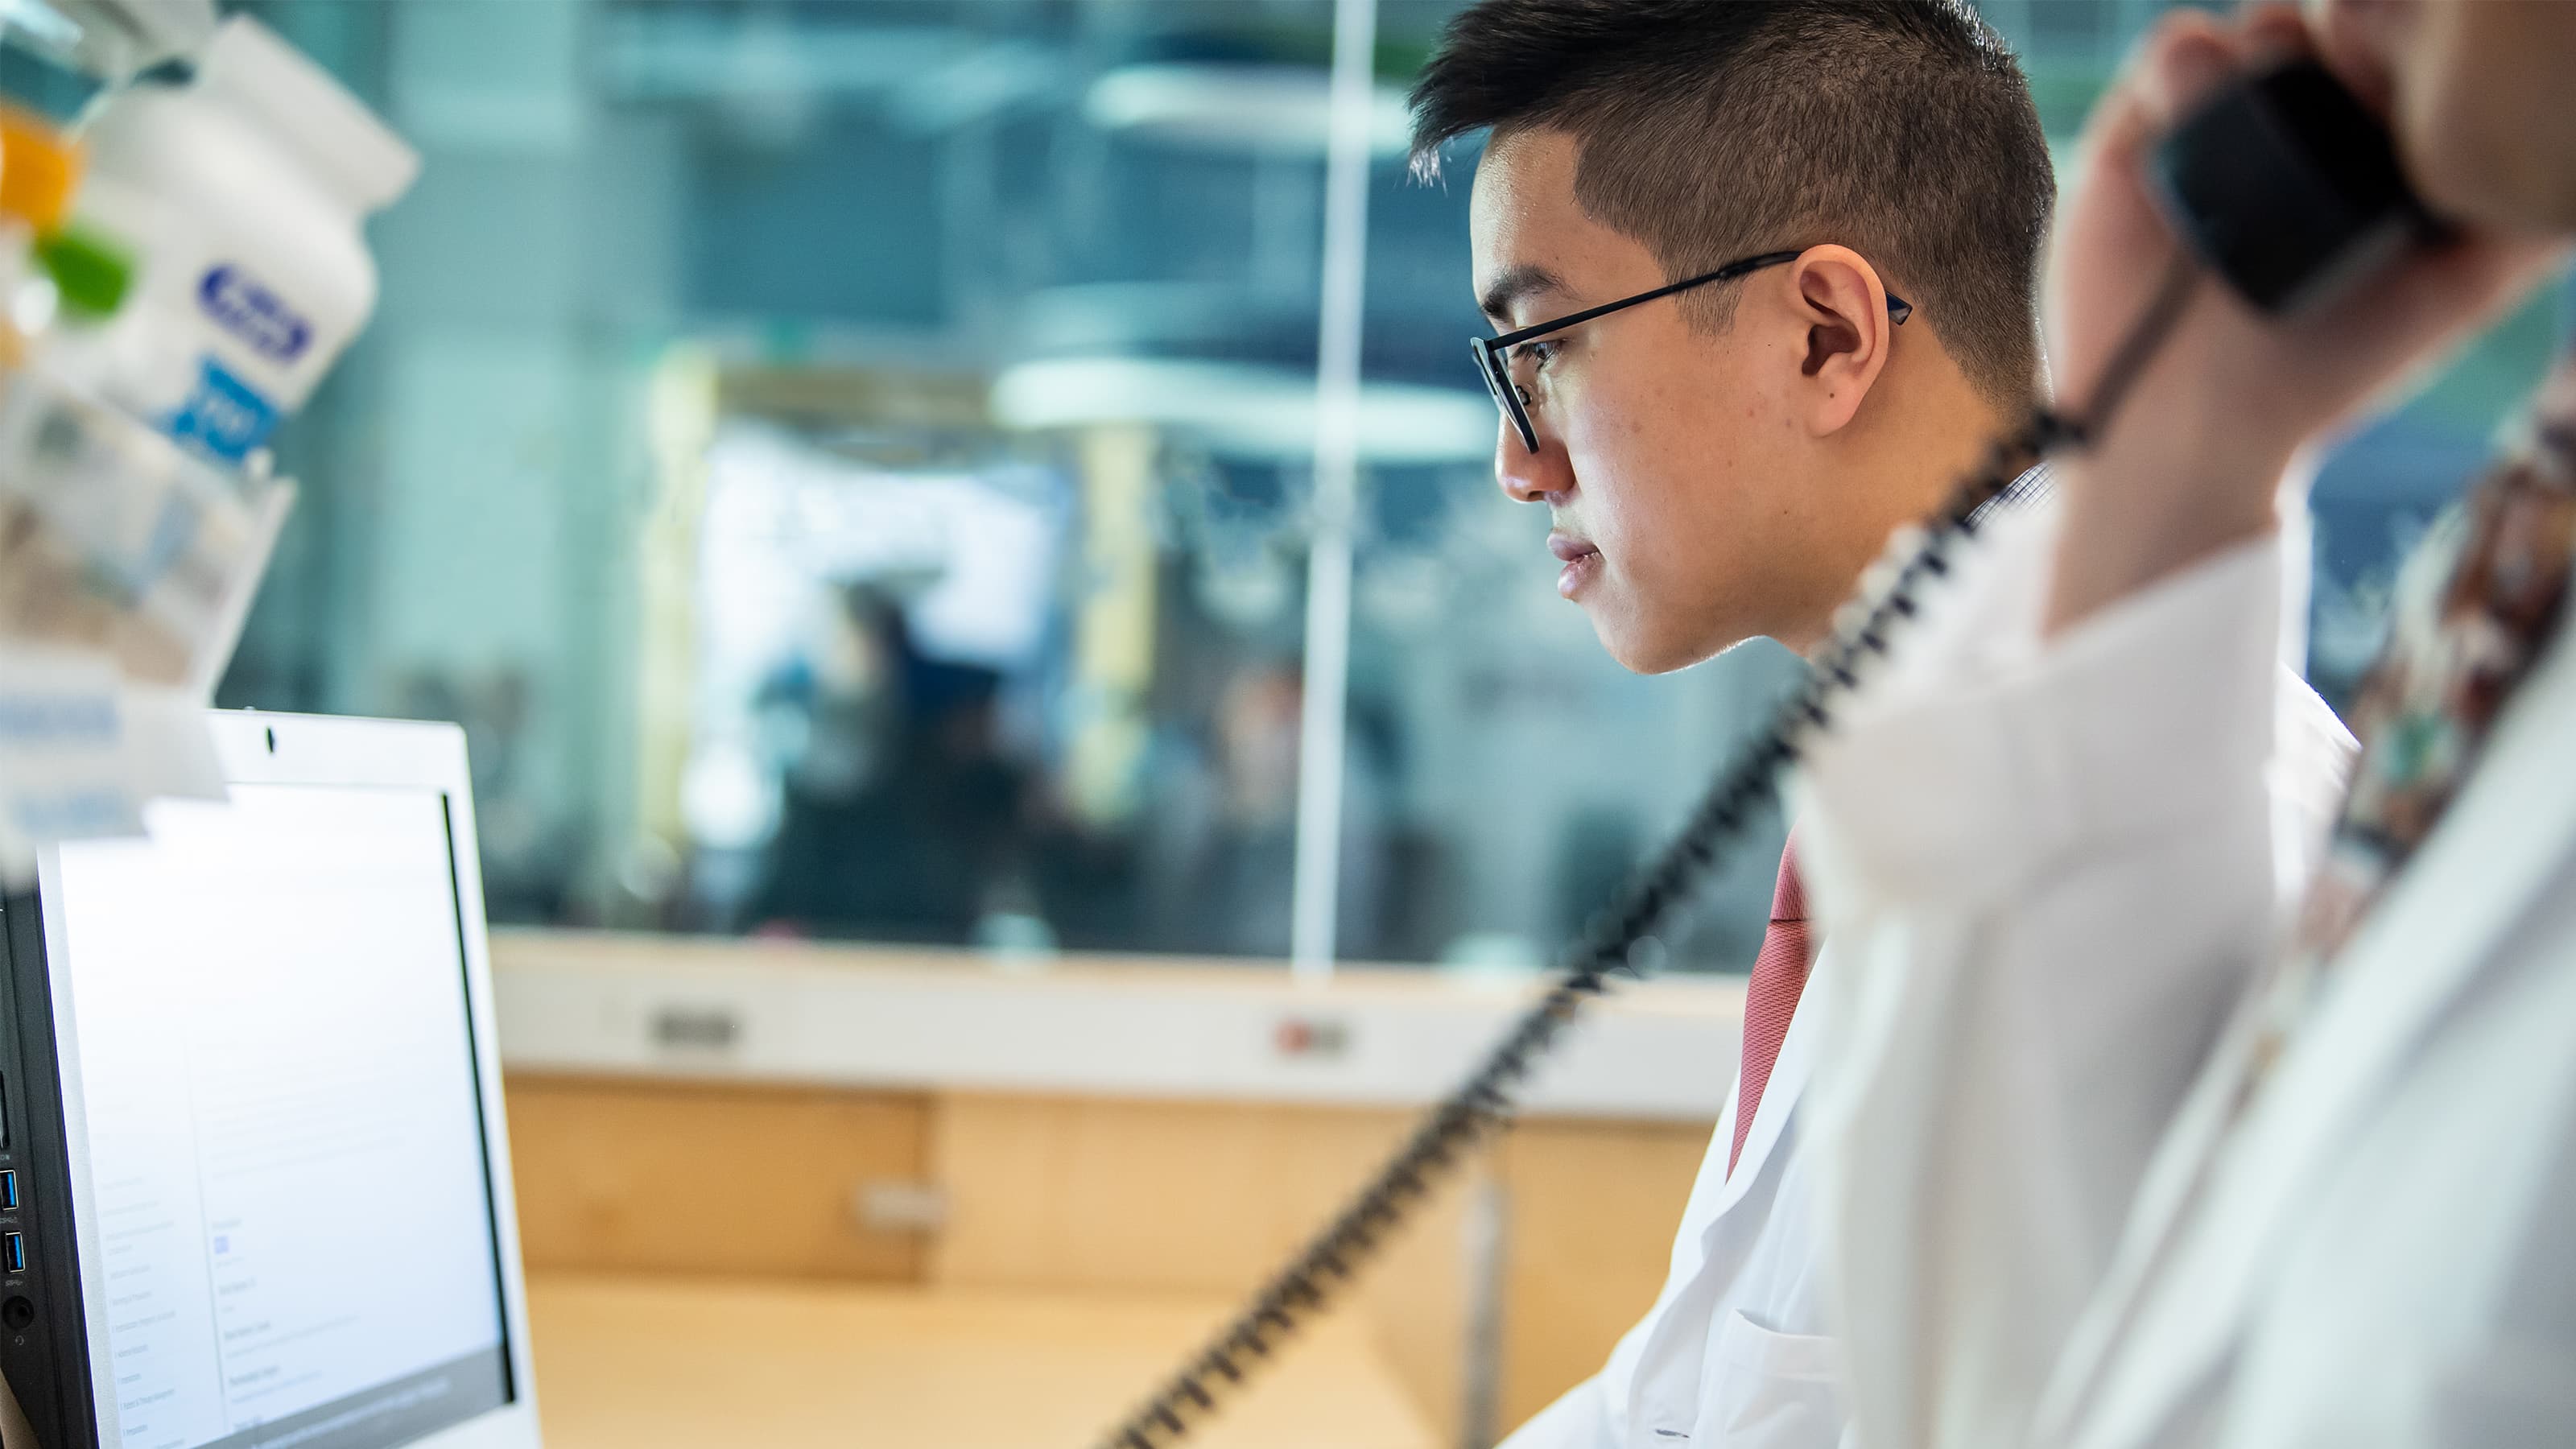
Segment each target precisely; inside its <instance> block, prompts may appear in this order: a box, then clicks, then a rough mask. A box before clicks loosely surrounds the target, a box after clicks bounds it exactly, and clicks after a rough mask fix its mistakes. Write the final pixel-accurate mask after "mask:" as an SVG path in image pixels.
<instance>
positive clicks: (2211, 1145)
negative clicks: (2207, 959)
mask: <svg viewBox="0 0 2576 1449" xmlns="http://www.w3.org/2000/svg"><path fill="white" fill-rule="evenodd" d="M2571 643H2576V641H2571V640H2569V639H2566V638H2562V639H2561V640H2560V641H2559V643H2558V644H2557V645H2556V646H2554V647H2553V648H2552V649H2551V651H2550V654H2549V657H2548V658H2546V659H2544V660H2543V661H2542V663H2541V665H2540V667H2539V668H2538V669H2537V670H2535V671H2534V673H2533V675H2532V676H2531V678H2530V680H2529V682H2528V683H2527V684H2526V685H2525V686H2524V689H2523V691H2522V698H2520V699H2518V700H2517V701H2515V703H2514V704H2513V706H2512V707H2511V709H2510V710H2509V712H2508V714H2507V715H2506V717H2505V718H2504V719H2503V720H2502V721H2500V722H2499V723H2498V725H2497V727H2496V730H2495V733H2494V734H2493V735H2492V736H2491V737H2490V738H2489V741H2488V744H2487V749H2486V755H2485V758H2484V760H2483V761H2481V762H2480V764H2479V767H2478V768H2477V771H2476V773H2475V774H2474V775H2473V776H2472V777H2471V778H2470V780H2469V782H2468V784H2467V785H2466V787H2465V788H2464V789H2463V790H2462V791H2461V793H2460V795H2459V797H2458V798H2457V800H2455V801H2454V802H2453V804H2452V806H2451V810H2450V812H2449V816H2448V818H2446V819H2445V820H2444V821H2443V822H2442V825H2441V827H2440V828H2439V829H2438V830H2437V831H2436V832H2435V833H2434V834H2433V836H2432V837H2431V838H2430V839H2429V840H2427V841H2426V842H2425V844H2424V846H2423V847H2422V848H2421V850H2420V851H2419V852H2418V854H2417V855H2416V857H2415V860H2414V861H2413V863H2412V864H2411V865H2410V866H2409V867H2408V868H2407V869H2406V870H2405V871H2404V872H2403V873H2401V874H2400V875H2399V876H2398V878H2397V879H2396V881H2395V882H2393V883H2392V884H2391V885H2390V887H2389V889H2388V893H2387V894H2386V895H2385V896H2384V897H2383V898H2382V899H2381V901H2380V905H2379V908H2378V910H2377V911H2375V912H2374V913H2373V914H2372V915H2371V916H2370V917H2369V918H2368V919H2366V920H2365V921H2364V923H2363V925H2362V926H2361V928H2360V930H2359V932H2358V933H2357V934H2356V935H2355V936H2354V938H2353V941H2352V943H2351V945H2350V946H2349V947H2348V948H2347V949H2346V951H2345V952H2344V954H2343V956H2342V958H2341V959H2339V960H2338V961H2336V962H2335V963H2333V964H2332V966H2331V967H2330V968H2329V971H2330V974H2329V976H2328V977H2327V979H2326V983H2325V987H2324V989H2323V991H2322V992H2321V994H2320V998H2319V1000H2318V1002H2317V1003H2316V1007H2315V1010H2314V1011H2313V1013H2312V1015H2311V1016H2310V1018H2309V1020H2308V1021H2307V1022H2306V1023H2305V1024H2304V1025H2303V1026H2302V1027H2301V1028H2300V1029H2299V1031H2298V1033H2297V1035H2296V1036H2295V1037H2294V1038H2293V1040H2292V1043H2291V1046H2290V1049H2289V1051H2288V1053H2287V1054H2286V1055H2285V1056H2284V1057H2283V1058H2282V1060H2281V1061H2280V1063H2279V1064H2278V1065H2277V1066H2276V1067H2275V1069H2274V1070H2273V1073H2272V1075H2271V1079H2270V1080H2269V1081H2268V1082H2266V1083H2265V1084H2264V1086H2263V1088H2262V1091H2261V1094H2260V1095H2259V1096H2258V1097H2257V1098H2256V1099H2255V1101H2254V1103H2253V1104H2252V1105H2251V1107H2250V1108H2249V1109H2248V1111H2247V1114H2246V1116H2245V1118H2244V1120H2243V1121H2242V1122H2240V1123H2239V1124H2237V1126H2236V1127H2235V1128H2234V1130H2233V1132H2232V1133H2229V1132H2227V1131H2226V1130H2225V1128H2224V1116H2225V1114H2224V1111H2223V1106H2224V1099H2225V1098H2227V1097H2229V1096H2232V1095H2233V1085H2234V1082H2235V1080H2237V1078H2238V1074H2239V1072H2240V1071H2241V1064H2242V1062H2243V1060H2244V1058H2245V1055H2246V1051H2245V1046H2246V1042H2247V1040H2248V1038H2249V1036H2250V1031H2249V1029H2248V1024H2247V1023H2246V1022H2244V1021H2240V1022H2239V1023H2238V1025H2237V1028H2236V1029H2235V1030H2234V1031H2232V1032H2231V1033H2230V1036H2229V1042H2228V1045H2227V1047H2226V1048H2225V1049H2224V1050H2222V1052H2221V1053H2220V1054H2219V1055H2218V1058H2217V1059H2216V1068H2217V1069H2216V1070H2214V1071H2213V1072H2212V1073H2210V1074H2209V1075H2208V1076H2206V1077H2205V1078H2204V1079H2203V1081H2202V1082H2201V1084H2200V1086H2199V1088H2198V1089H2196V1090H2195V1092H2194V1094H2193V1097H2192V1100H2191V1102H2190V1103H2189V1104H2188V1105H2187V1107H2186V1109H2185V1111H2184V1113H2183V1115H2182V1116H2181V1117H2180V1118H2179V1119H2178V1120H2177V1124H2176V1128H2175V1131H2174V1135H2173V1140H2171V1141H2170V1142H2169V1144H2168V1155H2169V1156H2172V1157H2174V1158H2176V1162H2175V1164H2173V1165H2174V1166H2175V1167H2176V1168H2177V1170H2180V1171H2190V1172H2194V1173H2196V1172H2197V1171H2198V1170H2199V1167H2200V1164H2202V1163H2204V1162H2206V1161H2208V1160H2210V1158H2209V1155H2210V1154H2211V1153H2212V1152H2214V1151H2223V1152H2224V1154H2225V1156H2224V1159H2223V1161H2222V1162H2221V1164H2220V1170H2219V1171H2217V1172H2216V1173H2214V1174H2213V1175H2212V1176H2211V1177H2210V1178H2209V1179H2208V1181H2207V1183H2206V1185H2205V1187H2204V1188H2203V1189H2202V1190H2201V1192H2200V1194H2199V1198H2198V1201H2196V1202H2193V1201H2189V1200H2188V1199H2187V1197H2186V1190H2184V1189H2181V1188H2179V1187H2178V1185H2176V1184H2174V1183H2172V1182H2171V1181H2170V1179H2169V1180H2168V1182H2167V1183H2166V1184H2164V1185H2163V1186H2164V1188H2165V1191H2164V1193H2163V1195H2164V1196H2165V1197H2166V1198H2167V1202H2166V1203H2165V1204H2164V1205H2163V1206H2164V1211H2163V1212H2162V1213H2160V1214H2159V1213H2157V1212H2156V1208H2157V1204H2156V1203H2155V1202H2154V1201H2153V1199H2154V1198H2155V1197H2156V1196H2157V1186H2156V1185H2153V1184H2154V1179H2153V1178H2151V1179H2150V1181H2151V1186H2150V1188H2149V1191H2148V1194H2147V1198H2146V1200H2145V1202H2144V1206H2145V1207H2146V1209H2147V1214H2146V1215H2144V1216H2143V1217H2142V1225H2153V1224H2154V1223H2155V1221H2156V1217H2158V1216H2162V1217H2164V1218H2165V1219H2167V1225H2166V1226H2165V1229H2164V1233H2160V1234H2157V1235H2156V1236H2155V1237H2150V1238H2148V1239H2147V1240H2146V1244H2145V1246H2146V1247H2147V1248H2148V1249H2149V1250H2150V1251H2153V1250H2154V1248H2155V1245H2156V1240H2157V1237H2162V1236H2164V1235H2165V1234H2170V1235H2172V1236H2171V1237H2170V1240H2169V1241H2165V1242H2163V1243H2162V1249H2163V1251H2161V1252H2158V1253H2155V1257H2161V1258H2163V1259H2164V1262H2165V1266H2164V1269H2163V1271H2160V1272H2158V1271H2153V1270H2152V1268H2151V1267H2150V1265H2151V1264H2152V1263H2153V1262H2154V1258H2153V1257H2140V1258H2138V1259H2137V1260H2136V1261H2134V1262H2133V1263H2131V1264H2130V1265H2129V1266H2130V1267H2131V1268H2132V1269H2133V1270H2135V1271H2136V1273H2137V1274H2138V1275H2139V1276H2140V1278H2141V1280H2142V1281H2141V1282H2140V1284H2139V1293H2138V1298H2137V1301H2136V1303H2135V1305H2134V1307H2135V1309H2136V1312H2135V1313H2134V1315H2133V1316H2129V1321H2128V1322H2127V1323H2126V1324H2125V1327H2124V1329H2122V1330H2117V1331H2115V1338H2116V1341H2117V1347H2116V1348H2113V1347H2112V1343H2111V1342H2109V1341H2106V1342H2104V1343H2102V1344H2100V1345H2097V1346H2098V1347H2102V1348H2106V1349H2111V1351H2112V1352H2113V1353H2114V1354H2115V1355H2116V1357H2115V1358H2113V1359H2109V1360H2106V1361H2105V1362H2106V1364H2107V1366H2108V1368H2109V1373H2108V1375H2107V1376H2106V1377H2105V1378H2104V1379H2103V1381H2102V1382H2101V1383H2100V1384H2099V1386H2098V1395H2097V1396H2095V1401H2094V1402H2093V1403H2092V1405H2091V1412H2089V1413H2085V1414H2083V1415H2082V1418H2083V1419H2084V1420H2085V1421H2086V1422H2087V1424H2088V1425H2089V1431H2088V1432H2086V1433H2085V1434H2084V1436H2083V1438H2082V1439H2081V1440H2080V1441H2079V1442H2081V1443H2082V1444H2084V1445H2087V1446H2093V1445H2100V1446H2126V1445H2137V1444H2144V1443H2149V1442H2153V1441H2154V1440H2156V1439H2157V1438H2158V1436H2159V1435H2160V1434H2161V1433H2162V1432H2163V1431H2164V1430H2165V1429H2166V1427H2167V1426H2169V1425H2170V1424H2172V1423H2173V1422H2174V1421H2175V1420H2176V1417H2177V1416H2178V1415H2180V1414H2182V1413H2183V1412H2184V1411H2185V1410H2186V1408H2187V1407H2188V1406H2189V1405H2190V1403H2191V1402H2192V1401H2193V1400H2194V1399H2195V1398H2196V1397H2198V1396H2200V1395H2203V1394H2205V1393H2206V1392H2207V1390H2208V1388H2209V1386H2210V1385H2211V1384H2212V1383H2213V1382H2214V1381H2215V1378H2216V1376H2217V1375H2218V1374H2219V1372H2220V1370H2221V1369H2222V1367H2223V1365H2224V1364H2225V1362H2226V1356H2227V1355H2228V1353H2229V1352H2230V1351H2231V1350H2232V1349H2233V1348H2234V1346H2235V1344H2236V1341H2237V1338H2238V1337H2239V1335H2240V1334H2241V1333H2242V1332H2243V1330H2244V1326H2245V1323H2246V1321H2247V1318H2248V1316H2249V1313H2250V1310H2251V1307H2252V1303H2253V1300H2254V1297H2255V1295H2256V1294H2257V1293H2258V1292H2259V1290H2260V1289H2261V1287H2262V1286H2263V1285H2264V1284H2265V1283H2266V1282H2267V1281H2268V1270H2269V1269H2270V1267H2271V1266H2272V1265H2273V1264H2275V1263H2277V1262H2278V1260H2279V1258H2280V1256H2281V1252H2282V1239H2283V1236H2284V1235H2285V1234H2286V1233H2288V1232H2291V1231H2294V1230H2295V1228H2296V1226H2297V1216H2296V1213H2295V1211H2294V1209H2295V1207H2296V1205H2297V1202H2298V1194H2299V1192H2300V1190H2301V1189H2302V1188H2303V1187H2305V1186H2306V1185H2307V1184H2308V1183H2309V1181H2310V1180H2311V1179H2312V1178H2313V1177H2314V1176H2315V1174H2316V1173H2318V1172H2319V1171H2320V1170H2321V1169H2323V1168H2324V1167H2325V1166H2327V1165H2328V1164H2329V1163H2330V1162H2331V1160H2332V1159H2333V1156H2334V1154H2335V1153H2336V1151H2337V1150H2338V1149H2339V1148H2340V1147H2341V1146H2342V1145H2343V1144H2344V1143H2345V1142H2346V1141H2347V1140H2348V1138H2349V1134H2350V1129H2351V1127H2352V1124H2353V1121H2354V1119H2355V1118H2356V1117H2357V1116H2359V1115H2361V1114H2363V1113H2365V1112H2366V1111H2367V1110H2368V1109H2369V1107H2370V1105H2371V1104H2372V1103H2373V1102H2374V1101H2376V1100H2377V1099H2378V1098H2379V1097H2380V1096H2381V1095H2382V1093H2383V1092H2384V1090H2385V1089H2386V1087H2387V1086H2388V1085H2389V1083H2390V1082H2391V1081H2393V1079H2395V1078H2396V1077H2397V1076H2398V1075H2399V1073H2400V1072H2402V1070H2403V1069H2404V1067H2405V1063H2406V1060H2407V1058H2408V1056H2409V1055H2410V1054H2411V1053H2412V1052H2413V1051H2414V1050H2415V1048H2416V1047H2417V1046H2418V1045H2419V1044H2420V1043H2421V1042H2422V1040H2423V1037H2424V1036H2425V1034H2426V1032H2427V1031H2428V1030H2429V1029H2430V1028H2431V1027H2432V1025H2433V1024H2434V1023H2435V1021H2437V1020H2438V1018H2439V1017H2440V1016H2441V1014H2442V1013H2443V1011H2444V1010H2445V1009H2446V1008H2447V1007H2448V1006H2449V1005H2450V1003H2451V1002H2452V1001H2454V1000H2455V999H2456V998H2457V997H2458V996H2459V995H2460V994H2461V993H2462V992H2464V991H2466V990H2467V989H2468V988H2469V987H2470V986H2471V985H2472V984H2473V983H2474V982H2475V981H2476V980H2477V978H2478V976H2479V975H2480V973H2481V972H2482V971H2483V969H2484V968H2485V967H2486V966H2487V965H2488V964H2489V963H2490V962H2491V961H2492V960H2493V959H2494V948H2495V946H2496V945H2497V943H2498V942H2499V940H2500V939H2501V938H2502V937H2503V936H2504V935H2505V933H2506V932H2507V931H2508V930H2510V929H2511V928H2512V927H2513V926H2514V925H2515V923H2517V922H2518V921H2520V920H2521V919H2522V918H2523V917H2524V916H2525V915H2527V914H2528V912H2529V909H2530V907H2531V905H2532V904H2533V900H2534V897H2535V896H2537V895H2538V894H2539V893H2540V892H2541V891H2542V890H2543V889H2545V888H2546V887H2547V886H2548V885H2549V883H2550V882H2551V881H2552V880H2553V879H2555V878H2556V877H2557V875H2558V873H2559V871H2560V870H2561V869H2562V868H2563V867H2564V865H2565V864H2566V861H2567V858H2568V855H2569V853H2570V851H2571V849H2576V756H2571V753H2570V752H2569V751H2568V750H2567V748H2566V745H2565V739H2564V736H2565V733H2566V730H2567V728H2568V722H2569V721H2570V720H2571V719H2576V648H2571V647H2569V646H2570V644H2571ZM1766 1105H1767V1104H1766ZM2231 1138H2232V1140H2230V1139H2231ZM2156 1176H2157V1177H2165V1176H2167V1174H2166V1173H2165V1172H2164V1169H2163V1166H2162V1165H2160V1167H2159V1170H2158V1173H2157V1174H2156ZM2126 1256H2130V1254H2128V1253H2126V1252H2124V1257H2126ZM2142 1350H2143V1351H2142ZM2043 1422H2045V1420H2043Z"/></svg>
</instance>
